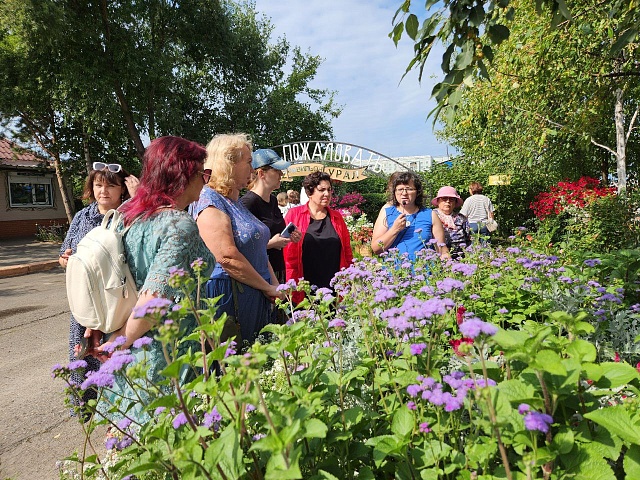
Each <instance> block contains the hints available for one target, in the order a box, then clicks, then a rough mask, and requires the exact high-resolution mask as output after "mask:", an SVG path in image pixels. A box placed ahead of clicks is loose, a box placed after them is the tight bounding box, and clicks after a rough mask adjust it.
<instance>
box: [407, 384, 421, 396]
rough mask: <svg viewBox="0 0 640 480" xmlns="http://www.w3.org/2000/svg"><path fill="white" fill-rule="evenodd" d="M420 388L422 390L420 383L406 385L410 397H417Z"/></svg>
mask: <svg viewBox="0 0 640 480" xmlns="http://www.w3.org/2000/svg"><path fill="white" fill-rule="evenodd" d="M422 390H424V387H423V386H422V385H409V386H408V387H407V393H408V394H409V396H411V397H417V396H418V395H419V394H420V392H421V391H422Z"/></svg>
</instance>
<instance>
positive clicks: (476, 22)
mask: <svg viewBox="0 0 640 480" xmlns="http://www.w3.org/2000/svg"><path fill="white" fill-rule="evenodd" d="M482 22H484V7H483V4H482V3H478V4H477V5H476V6H475V7H473V8H472V9H471V12H470V13H469V24H470V25H471V26H472V27H479V26H480V25H482Z"/></svg>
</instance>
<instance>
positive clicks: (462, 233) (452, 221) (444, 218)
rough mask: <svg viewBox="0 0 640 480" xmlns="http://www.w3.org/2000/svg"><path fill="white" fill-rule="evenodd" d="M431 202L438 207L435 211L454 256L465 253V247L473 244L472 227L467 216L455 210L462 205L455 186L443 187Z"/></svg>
mask: <svg viewBox="0 0 640 480" xmlns="http://www.w3.org/2000/svg"><path fill="white" fill-rule="evenodd" d="M431 204H432V205H434V206H436V207H438V208H437V209H436V210H435V212H436V213H437V214H438V218H440V221H441V222H442V226H443V227H444V233H445V239H446V243H447V247H449V251H450V252H451V257H452V258H459V257H462V256H463V255H464V248H465V247H468V246H469V245H471V229H470V228H469V222H468V221H467V217H465V216H464V215H462V214H461V213H457V212H454V209H455V208H458V207H460V206H462V199H461V198H460V195H458V192H457V191H456V189H455V188H453V187H449V186H446V187H442V188H441V189H440V190H438V194H437V195H436V197H435V198H434V199H433V200H431Z"/></svg>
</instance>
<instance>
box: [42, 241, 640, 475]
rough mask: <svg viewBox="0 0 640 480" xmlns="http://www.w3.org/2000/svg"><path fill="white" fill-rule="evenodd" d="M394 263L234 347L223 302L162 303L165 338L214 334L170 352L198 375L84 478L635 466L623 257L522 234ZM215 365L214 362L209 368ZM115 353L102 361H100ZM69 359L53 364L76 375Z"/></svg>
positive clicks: (361, 274) (309, 301)
mask: <svg viewBox="0 0 640 480" xmlns="http://www.w3.org/2000/svg"><path fill="white" fill-rule="evenodd" d="M636 258H637V255H636ZM623 259H624V257H623V256H621V257H619V259H618V261H617V262H618V263H622V261H624V260H623ZM398 260H399V259H395V258H393V257H391V258H387V259H385V258H382V259H380V260H376V259H372V258H369V259H364V260H362V261H360V262H358V263H357V264H356V265H354V266H353V267H352V268H350V269H347V270H345V271H343V272H341V273H339V274H338V275H337V276H336V279H335V287H336V290H337V291H338V292H339V294H340V296H341V297H342V298H341V302H340V304H339V306H338V307H337V308H336V301H337V299H336V298H335V297H334V296H333V295H331V294H330V293H329V292H328V291H324V290H320V291H317V292H315V293H311V292H310V288H309V285H308V284H305V282H301V285H299V287H298V288H301V289H303V290H304V291H305V292H306V294H307V298H306V299H305V300H304V301H303V302H302V303H301V304H300V305H299V306H298V307H297V308H296V309H295V311H294V313H293V317H292V320H291V321H290V322H289V324H288V325H270V326H268V327H267V328H266V329H265V331H266V332H268V335H267V336H266V337H263V339H262V340H261V341H260V342H259V343H255V344H254V345H252V346H250V347H249V349H248V350H246V351H243V352H239V353H238V354H237V355H235V354H233V352H230V351H229V350H228V347H229V346H228V345H227V344H225V343H220V338H219V335H220V333H221V332H222V328H223V324H224V322H225V319H224V318H221V319H219V320H214V312H215V305H214V302H212V301H209V302H208V308H207V309H204V310H197V311H195V310H194V305H192V304H191V303H190V302H189V301H188V300H185V301H183V302H181V308H180V309H178V310H175V309H172V311H171V312H170V313H168V317H169V318H170V319H172V320H173V323H171V324H168V323H164V324H163V323H161V321H162V320H164V319H165V318H166V317H164V316H162V314H159V315H151V317H149V319H150V320H152V321H154V322H159V323H158V324H159V325H160V326H159V328H158V329H157V331H156V338H157V339H158V340H159V341H162V342H166V343H169V344H171V343H173V342H176V341H178V342H180V341H185V340H186V339H179V338H177V337H176V335H177V332H178V329H177V328H176V324H177V322H178V321H179V318H181V317H184V316H185V315H186V314H187V313H189V312H191V313H192V314H194V315H196V316H197V318H198V323H199V325H200V326H199V327H198V329H197V331H196V332H194V333H193V334H192V335H191V336H190V337H189V339H192V340H193V339H199V338H200V339H202V338H205V339H206V344H207V345H208V348H207V349H206V350H204V351H195V352H192V353H190V354H187V355H185V356H183V357H178V358H175V357H174V358H170V365H169V366H168V367H167V368H166V369H165V370H164V374H165V375H166V376H167V377H171V378H174V379H177V375H178V372H179V365H181V364H186V363H188V364H190V365H191V366H192V367H193V369H194V371H195V372H197V373H199V374H200V376H199V377H198V378H196V379H195V380H194V381H192V382H191V383H188V384H186V385H179V384H178V383H174V384H173V387H172V388H171V392H170V393H169V392H167V393H166V394H164V395H162V396H157V395H155V396H154V397H155V400H152V401H151V403H149V404H148V405H145V407H144V408H146V410H147V411H148V412H149V413H150V414H151V413H153V412H154V411H155V414H153V415H150V416H151V419H150V420H149V421H148V422H146V423H144V424H142V425H135V424H134V425H135V426H136V428H135V429H132V428H131V427H132V426H127V425H123V424H118V426H117V430H118V431H119V434H118V436H119V438H122V439H123V440H126V439H130V442H131V445H129V446H124V447H123V449H122V450H121V451H119V452H117V453H116V452H115V451H111V455H112V456H115V458H116V461H115V462H110V463H109V462H108V463H101V464H100V466H98V464H97V461H98V460H97V458H96V457H93V456H92V457H88V458H84V459H83V458H78V460H79V461H80V462H84V463H85V467H87V468H85V474H86V477H89V478H96V473H97V470H98V468H101V469H102V470H104V474H105V476H108V477H113V478H122V477H123V476H125V475H132V474H135V475H136V476H138V477H139V478H155V476H163V475H170V476H173V477H176V478H202V477H203V476H205V477H208V478H277V477H281V478H314V479H315V478H318V479H320V478H345V479H349V478H396V477H397V478H434V479H435V478H446V477H450V478H471V477H472V476H477V477H478V478H513V479H517V478H547V475H548V473H545V472H550V471H551V472H552V475H553V478H556V477H557V478H564V477H569V476H572V475H573V476H576V478H624V477H625V475H626V476H627V477H629V476H630V475H631V476H632V475H633V474H634V472H636V471H637V468H638V467H637V462H636V459H637V458H638V453H637V452H636V450H637V447H638V445H639V442H640V441H639V440H638V438H640V437H638V434H637V432H636V431H635V430H634V429H635V428H636V427H635V426H637V425H638V424H640V413H639V410H638V388H640V374H638V371H637V370H636V368H634V367H633V366H632V365H629V364H628V363H625V362H619V363H618V362H613V361H611V358H612V357H611V356H610V354H611V353H612V351H611V348H616V349H617V348H618V347H619V346H620V345H618V344H615V343H612V342H614V341H615V339H614V338H613V337H612V336H610V334H609V333H608V332H607V331H606V329H604V330H603V329H602V328H601V327H600V326H601V325H603V324H604V323H606V322H612V321H613V320H614V319H615V316H616V315H618V314H624V315H626V316H627V319H628V320H634V321H636V322H637V321H638V320H640V318H639V314H638V308H637V306H632V307H630V308H629V303H628V302H629V301H630V299H627V298H625V297H624V296H623V295H622V293H621V291H620V285H621V284H622V283H621V280H620V279H616V278H614V277H613V275H609V276H607V275H608V273H607V272H613V271H614V270H615V269H617V268H620V267H621V265H617V266H616V265H613V263H614V262H616V260H614V259H613V258H611V259H609V261H610V262H612V263H611V264H609V265H605V262H603V261H600V260H598V259H588V261H584V262H580V263H573V262H570V261H569V262H561V261H560V260H559V259H558V257H556V256H550V255H545V254H541V253H537V252H535V251H534V250H532V249H531V248H529V243H528V240H526V238H525V235H524V234H521V235H518V236H516V239H515V243H514V244H513V245H512V246H510V247H508V248H497V249H491V248H487V247H479V248H475V249H473V248H471V249H468V251H467V254H466V257H465V258H464V260H463V262H459V263H441V262H440V261H439V260H438V259H437V257H436V255H435V254H433V253H430V251H428V250H426V251H424V252H423V254H421V255H418V258H417V260H416V261H415V263H414V264H413V265H412V268H411V269H409V268H396V266H395V265H396V262H397V261H398ZM427 268H428V271H429V273H430V274H429V277H428V281H427V276H426V275H425V272H426V271H427ZM567 278H568V279H569V280H570V281H567ZM171 281H178V282H184V283H183V287H184V288H185V289H186V292H189V291H192V289H194V288H196V284H197V282H195V281H193V280H192V279H186V278H185V277H182V276H181V275H177V274H176V275H174V276H173V277H172V280H171ZM601 282H602V283H601ZM601 285H602V287H601ZM372 286H373V287H374V288H372ZM187 297H188V295H185V298H187ZM288 306H289V308H291V307H293V306H292V305H291V304H288ZM465 310H466V311H465ZM603 310H604V311H605V313H602V311H603ZM480 318H483V319H485V320H487V321H486V322H485V321H481V320H480ZM639 323H640V322H639ZM463 340H464V342H463ZM591 340H593V342H592V341H591ZM456 342H457V343H456ZM605 347H609V348H605ZM143 348H144V347H143ZM170 351H175V350H170ZM615 351H617V350H615ZM123 355H126V352H123ZM621 356H622V357H623V358H624V357H625V352H621ZM121 358H122V357H121ZM214 361H215V362H218V365H219V374H218V375H208V372H209V368H210V367H211V366H212V364H213V362H214ZM116 364H117V362H112V361H111V360H108V361H107V363H106V364H105V365H106V367H105V369H104V370H105V372H109V371H111V370H112V369H113V368H114V367H115V365H116ZM203 364H205V365H207V368H206V369H205V372H203V371H202V370H201V367H202V365H203ZM76 367H77V366H74V367H73V368H76ZM70 368H71V366H69V367H61V366H56V367H55V368H54V373H55V375H57V376H58V377H61V378H66V377H67V375H68V373H69V372H70ZM139 370H140V368H139V367H138V366H135V365H134V366H128V367H127V366H124V368H123V369H122V370H119V371H117V372H116V373H115V374H116V375H119V376H120V375H127V376H129V377H131V376H132V375H133V376H135V375H139V374H140V372H139ZM135 372H138V373H135ZM140 388H142V386H141V387H140ZM74 389H75V387H73V388H72V389H71V390H72V391H73V390H74ZM142 398H144V397H142ZM89 407H90V408H92V405H89ZM183 415H184V416H183ZM547 416H548V417H547ZM629 452H631V453H629ZM86 472H90V473H86Z"/></svg>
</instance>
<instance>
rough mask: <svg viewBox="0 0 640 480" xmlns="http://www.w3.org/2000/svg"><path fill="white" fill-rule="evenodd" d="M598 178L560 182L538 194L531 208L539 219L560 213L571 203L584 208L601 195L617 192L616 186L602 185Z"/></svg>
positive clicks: (610, 194) (605, 195)
mask: <svg viewBox="0 0 640 480" xmlns="http://www.w3.org/2000/svg"><path fill="white" fill-rule="evenodd" d="M599 185H600V181H599V180H598V179H596V178H590V177H582V178H581V179H580V180H578V181H577V182H558V185H554V186H553V187H551V189H550V191H549V192H542V193H540V194H538V196H537V197H536V200H535V201H534V202H532V203H531V205H530V208H531V209H532V210H533V213H534V214H535V216H536V217H537V218H538V219H539V220H544V219H545V218H547V217H548V216H550V215H560V214H561V213H562V212H564V210H565V209H566V208H567V207H568V206H569V205H574V206H576V207H577V208H584V207H586V206H587V205H589V204H590V203H591V202H593V200H595V199H596V198H599V197H608V196H612V195H615V194H616V189H615V187H600V186H599Z"/></svg>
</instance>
